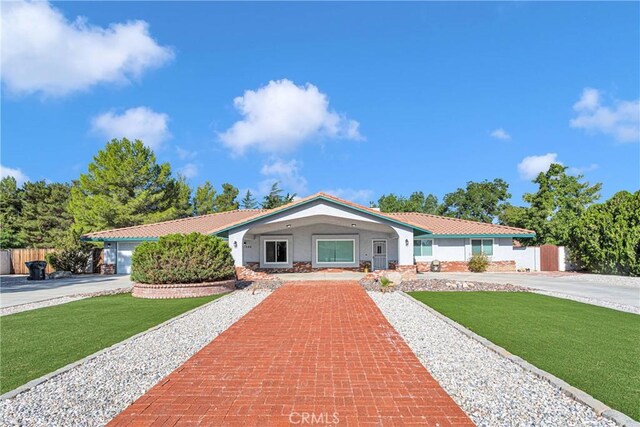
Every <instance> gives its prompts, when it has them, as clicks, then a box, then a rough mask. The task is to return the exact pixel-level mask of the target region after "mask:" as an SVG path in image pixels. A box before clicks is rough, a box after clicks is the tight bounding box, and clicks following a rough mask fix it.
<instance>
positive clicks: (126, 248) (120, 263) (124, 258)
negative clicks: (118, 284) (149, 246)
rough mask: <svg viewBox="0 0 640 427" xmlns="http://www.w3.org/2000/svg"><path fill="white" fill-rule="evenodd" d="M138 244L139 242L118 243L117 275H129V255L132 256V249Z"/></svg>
mask: <svg viewBox="0 0 640 427" xmlns="http://www.w3.org/2000/svg"><path fill="white" fill-rule="evenodd" d="M139 244H140V242H118V247H117V262H116V273H117V274H131V255H133V249H134V248H135V247H136V246H138V245H139Z"/></svg>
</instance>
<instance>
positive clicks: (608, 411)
mask: <svg viewBox="0 0 640 427" xmlns="http://www.w3.org/2000/svg"><path fill="white" fill-rule="evenodd" d="M399 293H400V295H402V296H404V297H405V298H408V299H409V300H410V301H412V302H413V303H414V304H417V305H418V306H420V307H422V308H423V309H424V310H426V311H428V312H429V313H431V314H433V315H434V316H436V317H437V318H439V319H440V320H442V321H443V322H445V323H446V324H448V325H449V326H452V327H453V328H454V329H456V330H458V331H459V332H461V333H462V334H464V335H465V336H467V337H469V338H471V339H473V340H475V341H477V342H479V343H480V344H482V345H483V346H485V347H486V348H488V349H489V350H491V351H493V352H494V353H497V354H499V355H500V356H502V357H505V358H507V359H509V360H510V361H512V362H513V363H515V364H516V365H518V366H520V367H521V368H522V369H524V370H525V371H527V372H531V373H532V374H534V375H535V376H536V377H538V378H540V379H543V380H545V381H547V382H548V383H550V384H551V385H553V386H555V387H558V388H559V389H560V390H561V391H562V393H564V394H565V395H567V396H569V397H570V398H572V399H574V400H576V401H578V402H580V403H582V404H583V405H586V406H588V407H590V408H591V409H593V411H594V412H595V413H596V414H597V415H598V416H602V417H604V418H607V419H609V420H611V421H613V422H614V423H616V424H617V425H619V426H623V427H640V423H639V422H637V421H635V420H633V419H632V418H630V417H629V416H627V415H625V414H623V413H622V412H620V411H617V410H615V409H612V408H610V407H609V406H607V405H605V404H604V403H602V402H601V401H599V400H598V399H596V398H594V397H593V396H591V395H590V394H588V393H585V392H584V391H582V390H580V389H578V388H576V387H573V386H572V385H569V384H568V383H566V382H565V381H563V380H561V379H560V378H558V377H556V376H555V375H553V374H550V373H549V372H547V371H543V370H542V369H539V368H537V367H535V366H534V365H532V364H531V363H529V362H527V361H526V360H524V359H522V358H520V357H518V356H516V355H514V354H511V353H509V352H508V351H507V350H505V349H504V348H502V347H500V346H498V345H496V344H494V343H492V342H491V341H489V340H488V339H486V338H484V337H481V336H480V335H478V334H476V333H475V332H473V331H471V330H469V329H467V328H465V327H464V326H462V325H461V324H459V323H457V322H455V321H453V320H451V319H449V318H448V317H447V316H445V315H443V314H441V313H439V312H438V311H436V310H434V309H433V308H431V307H429V306H428V305H426V304H424V303H422V302H420V301H418V300H417V299H415V298H413V297H412V296H410V295H408V294H407V293H405V292H403V291H399Z"/></svg>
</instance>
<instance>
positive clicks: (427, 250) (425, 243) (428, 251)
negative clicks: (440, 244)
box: [413, 239, 433, 256]
mask: <svg viewBox="0 0 640 427" xmlns="http://www.w3.org/2000/svg"><path fill="white" fill-rule="evenodd" d="M432 255H433V240H431V239H419V240H414V241H413V256H432Z"/></svg>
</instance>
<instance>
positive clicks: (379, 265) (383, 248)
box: [371, 240, 388, 270]
mask: <svg viewBox="0 0 640 427" xmlns="http://www.w3.org/2000/svg"><path fill="white" fill-rule="evenodd" d="M371 264H372V266H373V269H374V270H386V269H387V267H388V266H387V241H386V240H374V241H373V262H372V263H371Z"/></svg>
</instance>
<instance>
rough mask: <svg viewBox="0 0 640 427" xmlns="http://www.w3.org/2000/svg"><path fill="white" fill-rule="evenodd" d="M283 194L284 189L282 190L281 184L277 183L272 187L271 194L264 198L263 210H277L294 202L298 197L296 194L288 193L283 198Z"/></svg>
mask: <svg viewBox="0 0 640 427" xmlns="http://www.w3.org/2000/svg"><path fill="white" fill-rule="evenodd" d="M281 194H282V189H281V188H280V183H279V182H278V181H276V182H274V183H273V185H272V186H271V191H269V194H267V195H266V196H264V200H263V201H262V209H275V208H277V207H280V206H282V205H286V204H287V203H291V202H293V199H294V198H295V197H296V195H295V194H289V193H287V194H286V195H285V196H282V195H281Z"/></svg>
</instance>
